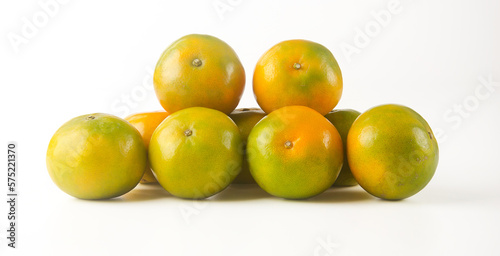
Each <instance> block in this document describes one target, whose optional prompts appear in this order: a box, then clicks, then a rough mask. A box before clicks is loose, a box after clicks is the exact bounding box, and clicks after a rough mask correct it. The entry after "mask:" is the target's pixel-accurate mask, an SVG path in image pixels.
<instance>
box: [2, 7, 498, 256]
mask: <svg viewBox="0 0 500 256" xmlns="http://www.w3.org/2000/svg"><path fill="white" fill-rule="evenodd" d="M46 2H50V1H49V0H41V1H2V2H1V4H0V35H1V39H0V70H1V72H0V86H1V93H0V97H1V98H0V102H1V111H2V112H1V116H2V118H1V120H2V121H1V135H0V136H1V139H0V141H1V143H2V147H5V150H1V151H2V152H3V153H4V154H6V143H7V141H11V140H14V141H17V142H18V145H19V146H18V150H19V155H18V159H19V169H18V172H19V188H18V189H19V194H20V197H19V199H18V200H20V202H19V215H18V219H19V222H18V225H19V230H18V234H19V236H18V247H19V248H18V249H16V250H13V249H10V248H8V247H7V246H6V243H5V242H2V243H1V244H0V254H1V255H153V254H159V255H366V254H370V255H500V245H499V241H500V185H499V182H500V164H499V157H500V146H499V145H500V136H499V132H500V115H499V114H500V113H499V110H500V108H499V107H500V84H499V82H500V15H498V14H499V11H500V1H487V0H483V1H472V0H470V1H451V0H441V1H431V0H421V1H407V0H401V1H396V2H395V4H396V6H398V7H397V8H396V10H394V8H388V4H389V3H390V2H391V1H389V0H377V1H374V0H355V1H353V0H341V1H323V2H321V1H280V2H278V1H240V0H231V1H230V0H216V1H213V0H208V1H175V2H169V1H135V2H131V1H67V3H64V4H62V3H59V4H57V8H55V7H54V6H51V8H50V10H49V11H46V10H45V9H44V7H42V5H43V4H42V5H40V3H46ZM398 4H399V5H398ZM216 6H217V8H216ZM389 10H390V11H392V12H391V18H390V20H388V19H387V17H386V16H384V17H385V21H382V23H383V24H381V22H380V21H377V18H376V17H377V13H379V14H380V13H381V12H383V13H387V12H388V11H389ZM34 19H35V20H36V21H35V22H33V20H34ZM27 23H33V24H34V26H35V30H32V31H31V33H26V32H27V31H24V35H23V29H24V30H26V28H25V27H26V26H29V25H26V24H27ZM367 30H368V31H367ZM360 31H361V32H360ZM28 32H29V31H28ZM190 33H203V34H211V35H214V36H217V37H219V38H221V39H222V40H224V41H226V42H227V43H228V44H229V45H231V46H232V47H233V48H234V49H235V51H236V52H237V53H238V55H239V57H240V59H241V61H242V63H243V65H244V67H245V70H246V74H247V84H246V88H245V92H244V95H243V98H242V100H241V102H240V105H239V106H240V107H254V106H257V103H256V101H255V100H254V97H253V94H252V86H251V84H252V79H251V78H252V74H253V68H254V65H255V63H256V62H257V60H258V58H259V57H260V56H261V55H262V54H263V53H264V52H265V51H266V50H267V49H268V48H270V47H271V46H272V45H274V44H276V43H278V42H280V41H283V40H287V39H294V38H302V39H308V40H312V41H316V42H318V43H321V44H323V45H325V46H326V47H328V48H329V49H330V50H331V51H332V52H333V54H334V55H335V56H336V58H337V61H338V62H339V65H340V67H341V69H342V73H343V76H344V94H343V97H342V99H341V101H340V104H339V105H338V108H353V109H357V110H359V111H365V110H366V109H368V108H370V107H372V106H375V105H379V104H384V103H399V104H404V105H407V106H409V107H411V108H413V109H415V110H416V111H417V112H419V113H420V114H421V115H422V116H424V118H426V119H427V120H428V122H429V123H430V125H431V127H432V128H433V130H434V132H435V133H436V136H437V137H438V139H439V143H440V144H439V146H440V162H439V166H438V169H437V172H436V175H435V176H434V178H433V180H432V181H431V182H430V183H429V185H428V186H427V187H426V188H425V189H424V190H423V191H421V192H420V193H419V194H417V195H415V196H413V197H411V198H409V199H407V200H403V201H399V202H387V201H382V200H378V199H376V198H373V197H371V196H369V195H368V194H367V193H365V192H364V191H363V190H362V189H361V188H360V187H355V188H349V189H331V190H329V191H327V192H326V193H324V194H322V195H320V196H317V197H315V198H313V199H310V200H307V201H287V200H282V199H278V198H273V197H270V196H268V195H267V194H266V193H265V192H263V191H262V190H260V189H259V188H258V187H252V186H250V187H235V186H232V187H230V188H229V189H227V190H225V191H224V192H222V193H221V194H219V195H218V196H215V197H213V198H211V199H209V200H205V201H189V200H181V199H177V198H173V197H172V196H170V195H168V194H167V193H166V192H164V191H163V190H162V188H161V187H159V186H142V185H141V186H138V187H137V188H136V189H135V190H134V191H132V192H130V193H129V194H127V195H125V196H123V197H121V198H118V199H115V200H109V201H97V202H95V201H83V200H78V199H74V198H72V197H70V196H68V195H66V194H65V193H63V192H62V191H60V190H59V189H58V188H57V187H56V186H55V185H54V184H53V183H52V181H51V179H50V177H49V175H48V173H47V170H46V167H45V151H46V148H47V145H48V142H49V140H50V138H51V136H52V134H53V133H54V132H55V131H56V129H57V128H58V127H59V126H60V125H62V124H63V123H64V122H65V121H67V120H69V119H71V118H73V117H75V116H78V115H82V114H88V113H93V112H106V113H112V114H115V115H118V116H121V117H124V116H126V115H128V114H129V113H136V112H142V111H152V110H158V109H160V108H161V107H160V105H159V103H158V102H157V100H156V96H155V94H154V91H153V90H152V81H151V71H152V70H153V68H154V66H155V64H156V61H157V60H158V58H159V56H160V54H161V53H162V51H163V50H164V49H165V48H166V47H167V46H168V45H169V44H170V43H171V42H172V41H174V40H176V39H177V38H179V37H181V36H184V35H186V34H190ZM365 33H368V34H369V35H370V36H368V40H367V38H365V40H364V41H363V40H361V39H360V38H359V37H360V34H365ZM16 36H17V37H16ZM14 37H16V38H17V39H18V41H17V42H18V44H16V43H12V42H11V40H12V38H14ZM20 37H22V38H23V39H19V38H20ZM19 40H21V41H19ZM346 47H350V48H349V49H350V50H351V51H352V50H353V48H354V47H355V48H356V49H354V50H355V51H354V52H351V53H348V52H347V53H346V51H345V49H346ZM127 98H130V99H131V100H130V101H129V102H128V103H127V102H126V101H125V99H127ZM458 109H463V110H462V112H461V113H459V112H458V111H459V110H458ZM0 158H2V159H4V160H2V162H3V163H5V161H6V156H1V157H0ZM2 169H3V171H2V172H1V173H3V174H2V177H1V178H0V180H1V182H0V191H6V189H7V188H6V174H5V173H6V166H5V167H2ZM1 201H2V203H0V228H1V235H0V237H1V238H2V241H5V240H4V238H5V236H6V232H5V230H6V229H7V218H6V216H7V205H6V203H5V201H4V200H1ZM183 212H184V214H183ZM185 212H188V213H191V214H185Z"/></svg>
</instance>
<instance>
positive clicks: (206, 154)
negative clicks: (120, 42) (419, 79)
mask: <svg viewBox="0 0 500 256" xmlns="http://www.w3.org/2000/svg"><path fill="white" fill-rule="evenodd" d="M244 87H245V71H244V69H243V66H242V64H241V62H240V60H239V58H238V56H237V55H236V53H235V51H234V50H233V49H232V48H231V47H230V46H229V45H227V44H226V43H225V42H223V41H222V40H220V39H218V38H216V37H213V36H208V35H187V36H184V37H182V38H180V39H178V40H177V41H175V42H174V43H172V44H171V45H170V46H169V47H168V48H167V49H166V50H165V51H164V52H163V54H162V55H161V57H160V59H159V61H158V63H157V65H156V69H155V73H154V88H155V92H156V95H157V98H158V100H159V101H160V104H161V106H162V107H163V108H164V110H165V111H158V112H148V113H138V114H134V115H131V116H129V117H127V118H125V119H121V118H119V117H115V116H112V115H107V114H99V113H97V114H89V115H83V116H79V117H76V118H74V119H72V120H70V121H68V122H67V123H65V124H64V125H63V126H61V128H59V130H58V131H57V132H56V133H55V134H54V136H53V137H52V139H51V141H50V143H49V148H48V150H47V169H48V171H49V174H50V176H51V178H52V179H53V181H54V182H55V183H56V184H57V185H58V186H59V187H60V188H61V189H62V190H63V191H64V192H66V193H68V194H70V195H72V196H75V197H77V198H82V199H107V198H112V197H117V196H120V195H123V194H125V193H127V192H128V191H130V190H132V189H133V188H134V187H135V186H136V185H137V184H138V183H139V182H141V183H156V182H158V183H159V184H160V185H161V186H162V187H163V188H165V190H167V191H168V192H170V193H171V194H172V195H174V196H177V197H181V198H190V199H201V198H207V197H210V196H212V195H215V194H217V193H219V192H220V191H222V190H224V189H225V188H226V187H227V186H229V185H230V184H231V183H238V184H252V183H256V184H258V185H259V186H260V187H261V188H262V189H264V190H265V191H266V192H268V193H269V194H271V195H274V196H277V197H282V198H287V199H304V198H309V197H313V196H315V195H318V194H320V193H322V192H323V191H325V190H327V189H328V188H330V187H332V186H354V185H357V184H360V185H361V187H362V188H363V189H365V190H366V191H367V192H368V193H370V194H372V195H374V196H376V197H379V198H382V199H388V200H397V199H403V198H407V197H409V196H412V195H414V194H416V193H417V192H419V191H420V190H421V189H422V188H424V187H425V186H426V184H427V183H428V182H429V181H430V179H431V178H432V176H433V174H434V172H435V170H436V167H437V162H438V147H437V142H436V138H435V137H434V135H433V133H432V130H431V129H430V127H429V125H428V124H427V122H426V121H425V120H424V119H423V118H422V117H421V116H420V115H419V114H418V113H416V112H415V111H413V110H411V109H410V108H408V107H405V106H401V105H392V104H389V105H381V106H377V107H374V108H372V109H369V110H368V111H366V112H364V113H362V114H361V113H360V112H358V111H355V110H351V109H340V110H338V109H335V110H334V108H335V106H336V105H337V104H338V102H339V100H340V98H341V95H342V90H343V80H342V74H341V71H340V68H339V65H338V63H337V61H336V60H335V58H334V56H333V54H332V53H331V52H330V51H329V50H328V49H327V48H326V47H324V46H322V45H320V44H318V43H314V42H311V41H307V40H289V41H284V42H281V43H279V44H277V45H275V46H273V47H272V48H271V49H269V50H268V51H267V52H266V53H265V54H264V55H262V57H261V58H260V59H259V61H258V63H257V65H256V67H255V71H254V74H253V92H254V95H255V98H256V100H257V103H258V104H259V106H260V107H261V108H262V109H257V108H243V109H237V110H235V108H236V106H237V105H238V103H239V101H240V98H241V96H242V93H243V91H244Z"/></svg>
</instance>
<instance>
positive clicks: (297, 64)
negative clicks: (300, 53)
mask: <svg viewBox="0 0 500 256" xmlns="http://www.w3.org/2000/svg"><path fill="white" fill-rule="evenodd" d="M300 67H301V65H300V64H299V63H294V64H293V68H294V69H300Z"/></svg>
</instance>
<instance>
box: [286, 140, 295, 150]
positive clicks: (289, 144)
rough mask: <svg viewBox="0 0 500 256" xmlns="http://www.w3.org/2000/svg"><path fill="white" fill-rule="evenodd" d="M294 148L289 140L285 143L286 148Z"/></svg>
mask: <svg viewBox="0 0 500 256" xmlns="http://www.w3.org/2000/svg"><path fill="white" fill-rule="evenodd" d="M292 147H293V143H292V142H291V141H289V140H287V141H285V148H287V149H291V148H292Z"/></svg>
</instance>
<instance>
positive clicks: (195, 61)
mask: <svg viewBox="0 0 500 256" xmlns="http://www.w3.org/2000/svg"><path fill="white" fill-rule="evenodd" d="M201 64H202V62H201V60H200V59H198V58H196V59H194V60H193V66H195V67H199V66H201Z"/></svg>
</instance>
